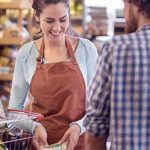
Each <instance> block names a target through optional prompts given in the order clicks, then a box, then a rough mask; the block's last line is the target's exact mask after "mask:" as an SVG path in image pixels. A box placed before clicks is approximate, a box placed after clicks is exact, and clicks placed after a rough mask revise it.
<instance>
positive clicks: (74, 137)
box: [58, 124, 80, 150]
mask: <svg viewBox="0 0 150 150" xmlns="http://www.w3.org/2000/svg"><path fill="white" fill-rule="evenodd" d="M79 136H80V127H79V125H77V124H73V125H72V126H71V127H70V128H69V129H68V130H67V131H66V132H65V134H64V136H63V137H62V138H61V140H60V141H59V142H58V143H61V144H62V143H64V142H68V149H67V150H74V148H75V147H76V145H77V143H78V139H79Z"/></svg>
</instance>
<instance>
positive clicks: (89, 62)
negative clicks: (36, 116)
mask: <svg viewBox="0 0 150 150" xmlns="http://www.w3.org/2000/svg"><path fill="white" fill-rule="evenodd" d="M38 55H39V53H38V50H37V48H36V46H35V43H34V41H32V42H29V43H27V44H25V45H23V46H22V47H21V49H20V50H19V52H18V55H17V59H16V65H15V69H14V75H13V82H12V90H11V95H10V101H9V108H13V109H23V107H24V103H25V100H26V97H27V95H28V91H29V85H30V82H31V79H32V76H33V74H34V72H35V69H36V58H37V57H38ZM75 57H76V60H77V62H78V65H79V68H80V69H81V72H82V74H83V78H84V80H85V84H86V88H87V86H88V85H89V82H90V79H91V77H92V73H93V69H94V66H95V63H96V60H97V57H98V54H97V49H96V47H95V46H94V44H93V43H92V42H90V41H89V40H87V39H83V38H80V39H79V44H78V47H77V49H76V51H75ZM82 121H83V119H81V120H79V121H77V122H75V123H77V124H78V125H80V127H81V133H83V132H84V128H83V126H82ZM28 124H29V125H28V126H27V125H26V128H27V129H26V130H27V131H31V132H33V131H34V128H35V127H36V125H37V123H36V122H33V124H31V123H28ZM31 125H32V126H31Z"/></svg>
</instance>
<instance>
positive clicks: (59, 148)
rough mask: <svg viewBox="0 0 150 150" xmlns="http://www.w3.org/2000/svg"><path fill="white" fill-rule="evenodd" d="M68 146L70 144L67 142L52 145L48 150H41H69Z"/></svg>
mask: <svg viewBox="0 0 150 150" xmlns="http://www.w3.org/2000/svg"><path fill="white" fill-rule="evenodd" d="M67 145H68V143H67V142H65V143H63V144H57V143H56V144H52V145H49V147H47V148H41V149H40V150H67Z"/></svg>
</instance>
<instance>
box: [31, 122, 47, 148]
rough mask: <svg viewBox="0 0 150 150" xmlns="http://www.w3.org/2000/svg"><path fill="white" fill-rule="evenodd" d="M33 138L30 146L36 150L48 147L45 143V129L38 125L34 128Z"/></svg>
mask: <svg viewBox="0 0 150 150" xmlns="http://www.w3.org/2000/svg"><path fill="white" fill-rule="evenodd" d="M34 133H35V137H36V138H34V139H33V140H32V144H33V146H34V148H35V149H36V150H39V149H40V147H48V143H47V133H46V130H45V128H44V127H43V126H42V125H41V124H40V125H38V126H37V127H36V128H35V131H34Z"/></svg>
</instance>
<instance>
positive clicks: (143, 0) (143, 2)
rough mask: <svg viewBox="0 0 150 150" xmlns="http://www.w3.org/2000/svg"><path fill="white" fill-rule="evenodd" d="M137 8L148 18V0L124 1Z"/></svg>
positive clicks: (149, 14)
mask: <svg viewBox="0 0 150 150" xmlns="http://www.w3.org/2000/svg"><path fill="white" fill-rule="evenodd" d="M124 1H127V2H129V3H131V4H133V5H135V6H137V7H139V10H140V11H141V12H142V13H143V15H144V16H145V17H147V18H150V0H124Z"/></svg>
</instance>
